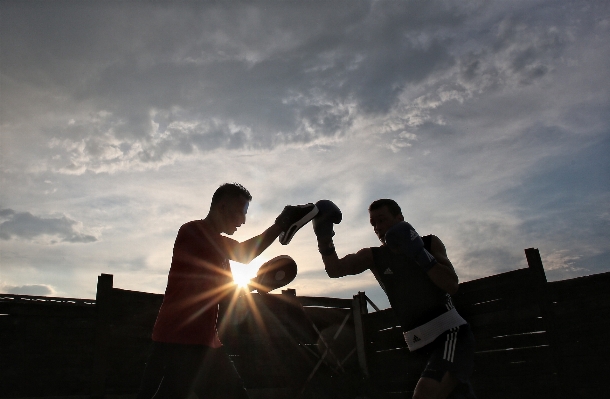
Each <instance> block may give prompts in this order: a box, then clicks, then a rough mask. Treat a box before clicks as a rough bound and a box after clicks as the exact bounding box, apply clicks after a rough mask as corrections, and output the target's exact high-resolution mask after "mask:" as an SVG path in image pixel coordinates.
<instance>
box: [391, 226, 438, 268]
mask: <svg viewBox="0 0 610 399" xmlns="http://www.w3.org/2000/svg"><path fill="white" fill-rule="evenodd" d="M385 243H386V245H387V246H388V247H389V248H390V249H391V250H392V251H394V252H399V253H402V254H404V255H406V256H408V257H410V258H412V259H414V260H415V261H416V262H417V264H418V265H419V266H420V267H421V268H422V269H423V270H424V271H425V272H428V270H430V269H431V268H432V266H434V265H435V264H436V259H434V256H432V254H430V252H428V251H427V250H426V248H424V242H423V241H422V239H421V237H420V236H419V234H417V232H416V231H415V229H414V228H413V226H411V225H410V224H409V223H407V222H398V223H396V224H395V225H394V226H392V227H390V229H389V230H388V231H387V232H386V233H385Z"/></svg>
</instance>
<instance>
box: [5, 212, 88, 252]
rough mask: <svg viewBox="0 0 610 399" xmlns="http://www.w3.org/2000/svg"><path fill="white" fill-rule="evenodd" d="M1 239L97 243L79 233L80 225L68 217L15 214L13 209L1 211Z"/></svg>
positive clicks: (53, 242) (27, 213)
mask: <svg viewBox="0 0 610 399" xmlns="http://www.w3.org/2000/svg"><path fill="white" fill-rule="evenodd" d="M0 218H1V219H2V223H0V239H2V240H10V239H12V238H20V239H25V240H29V241H33V240H35V239H38V238H48V242H49V243H51V244H55V243H57V242H67V243H90V242H95V241H97V238H96V237H94V236H92V235H87V234H83V233H81V232H79V231H78V230H77V227H78V226H79V223H78V222H77V221H75V220H72V219H70V218H68V217H66V216H60V217H40V216H35V215H32V214H31V213H30V212H15V211H14V210H12V209H1V210H0Z"/></svg>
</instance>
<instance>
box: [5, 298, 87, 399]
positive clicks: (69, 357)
mask: <svg viewBox="0 0 610 399" xmlns="http://www.w3.org/2000/svg"><path fill="white" fill-rule="evenodd" d="M94 331H95V301H92V300H83V299H73V298H50V297H36V296H25V295H7V294H0V397H2V398H10V397H13V398H14V397H25V396H51V395H82V394H88V393H89V382H90V380H91V365H92V364H93V357H94V356H93V347H94Z"/></svg>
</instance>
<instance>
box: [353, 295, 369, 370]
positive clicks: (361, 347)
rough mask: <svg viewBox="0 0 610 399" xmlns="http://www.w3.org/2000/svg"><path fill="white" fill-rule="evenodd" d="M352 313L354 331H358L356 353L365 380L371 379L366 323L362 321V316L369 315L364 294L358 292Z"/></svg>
mask: <svg viewBox="0 0 610 399" xmlns="http://www.w3.org/2000/svg"><path fill="white" fill-rule="evenodd" d="M352 312H353V314H354V329H355V331H356V353H357V354H358V363H359V364H360V370H361V371H362V375H363V376H364V377H365V378H369V370H368V366H367V360H366V332H365V330H364V323H363V321H362V315H363V314H366V313H368V309H367V307H366V296H365V294H364V292H358V294H357V295H354V300H353V302H352Z"/></svg>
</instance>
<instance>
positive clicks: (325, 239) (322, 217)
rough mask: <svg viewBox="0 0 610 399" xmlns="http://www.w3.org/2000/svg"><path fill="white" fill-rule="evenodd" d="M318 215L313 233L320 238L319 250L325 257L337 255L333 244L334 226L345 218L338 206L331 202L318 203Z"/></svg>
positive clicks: (314, 222) (322, 201) (321, 201)
mask: <svg viewBox="0 0 610 399" xmlns="http://www.w3.org/2000/svg"><path fill="white" fill-rule="evenodd" d="M316 207H317V208H318V214H317V215H316V217H315V218H314V219H313V222H312V224H313V231H314V233H316V237H317V238H318V250H319V251H320V254H322V255H323V256H326V255H332V254H336V252H335V245H334V244H333V236H334V235H335V232H334V231H333V224H339V223H341V219H342V218H343V216H342V215H341V210H340V209H339V207H338V206H337V205H335V204H334V203H333V202H332V201H329V200H320V201H318V202H316Z"/></svg>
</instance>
